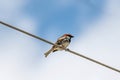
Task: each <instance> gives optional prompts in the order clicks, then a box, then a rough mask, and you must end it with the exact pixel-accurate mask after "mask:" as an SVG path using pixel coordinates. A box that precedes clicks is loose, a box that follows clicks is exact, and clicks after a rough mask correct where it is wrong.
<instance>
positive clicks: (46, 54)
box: [44, 49, 52, 57]
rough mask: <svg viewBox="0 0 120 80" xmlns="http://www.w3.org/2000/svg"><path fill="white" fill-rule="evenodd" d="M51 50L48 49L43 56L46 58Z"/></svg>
mask: <svg viewBox="0 0 120 80" xmlns="http://www.w3.org/2000/svg"><path fill="white" fill-rule="evenodd" d="M51 51H52V49H50V50H49V51H47V52H46V53H45V54H44V55H45V57H47V56H48V55H49V54H50V53H51Z"/></svg>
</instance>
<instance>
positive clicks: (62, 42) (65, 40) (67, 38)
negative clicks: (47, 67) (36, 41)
mask: <svg viewBox="0 0 120 80" xmlns="http://www.w3.org/2000/svg"><path fill="white" fill-rule="evenodd" d="M73 37H74V36H72V35H71V34H64V35H63V36H61V37H60V38H58V39H57V41H56V43H55V44H56V45H58V46H60V47H62V48H60V47H58V46H55V45H53V46H52V48H51V49H50V50H49V51H47V52H46V53H45V54H44V55H45V57H47V56H48V55H49V54H50V53H51V52H56V51H60V50H64V49H65V48H66V47H67V46H68V45H69V44H70V42H71V38H73Z"/></svg>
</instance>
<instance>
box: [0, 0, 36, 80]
mask: <svg viewBox="0 0 120 80" xmlns="http://www.w3.org/2000/svg"><path fill="white" fill-rule="evenodd" d="M26 4H27V0H0V18H1V21H5V22H8V23H10V24H12V25H14V26H17V27H20V28H21V29H24V30H26V31H29V32H31V33H35V31H36V23H35V21H34V19H33V18H32V17H30V16H28V15H27V14H26V13H25V12H24V10H23V9H24V5H26ZM26 15H27V16H26ZM0 28H1V32H0V37H1V39H0V42H1V43H0V44H1V46H0V51H1V52H0V75H1V76H0V80H30V78H29V75H30V74H29V75H28V73H29V70H28V69H27V68H28V67H29V65H30V64H31V63H32V61H33V58H34V57H36V53H37V49H38V48H37V47H38V46H37V45H36V44H35V42H34V40H33V39H31V38H30V37H28V36H25V35H22V34H21V33H19V32H17V31H14V30H12V29H9V28H7V27H3V26H2V25H0ZM31 58H32V59H31ZM26 67H27V68H26ZM29 68H31V67H29Z"/></svg>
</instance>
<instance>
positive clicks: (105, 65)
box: [0, 21, 120, 73]
mask: <svg viewBox="0 0 120 80" xmlns="http://www.w3.org/2000/svg"><path fill="white" fill-rule="evenodd" d="M0 24H2V25H5V26H6V27H9V28H12V29H14V30H17V31H19V32H22V33H24V34H26V35H29V36H31V37H33V38H36V39H38V40H41V41H43V42H46V43H48V44H51V45H55V46H58V45H56V44H54V43H52V42H50V41H48V40H46V39H43V38H41V37H38V36H36V35H33V34H31V33H29V32H27V31H24V30H22V29H19V28H17V27H14V26H12V25H10V24H7V23H5V22H2V21H0ZM58 47H60V46H58ZM63 49H64V50H65V51H68V52H70V53H72V54H75V55H77V56H79V57H82V58H84V59H87V60H89V61H92V62H94V63H97V64H99V65H101V66H104V67H106V68H108V69H111V70H113V71H116V72H118V73H120V70H119V69H116V68H114V67H111V66H108V65H107V64H104V63H102V62H99V61H97V60H95V59H92V58H89V57H86V56H84V55H82V54H79V53H77V52H74V51H72V50H70V49H67V48H66V49H65V48H63Z"/></svg>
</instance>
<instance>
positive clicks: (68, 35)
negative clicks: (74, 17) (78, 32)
mask: <svg viewBox="0 0 120 80" xmlns="http://www.w3.org/2000/svg"><path fill="white" fill-rule="evenodd" d="M63 36H66V37H70V38H73V37H74V36H73V35H71V34H64V35H63Z"/></svg>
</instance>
